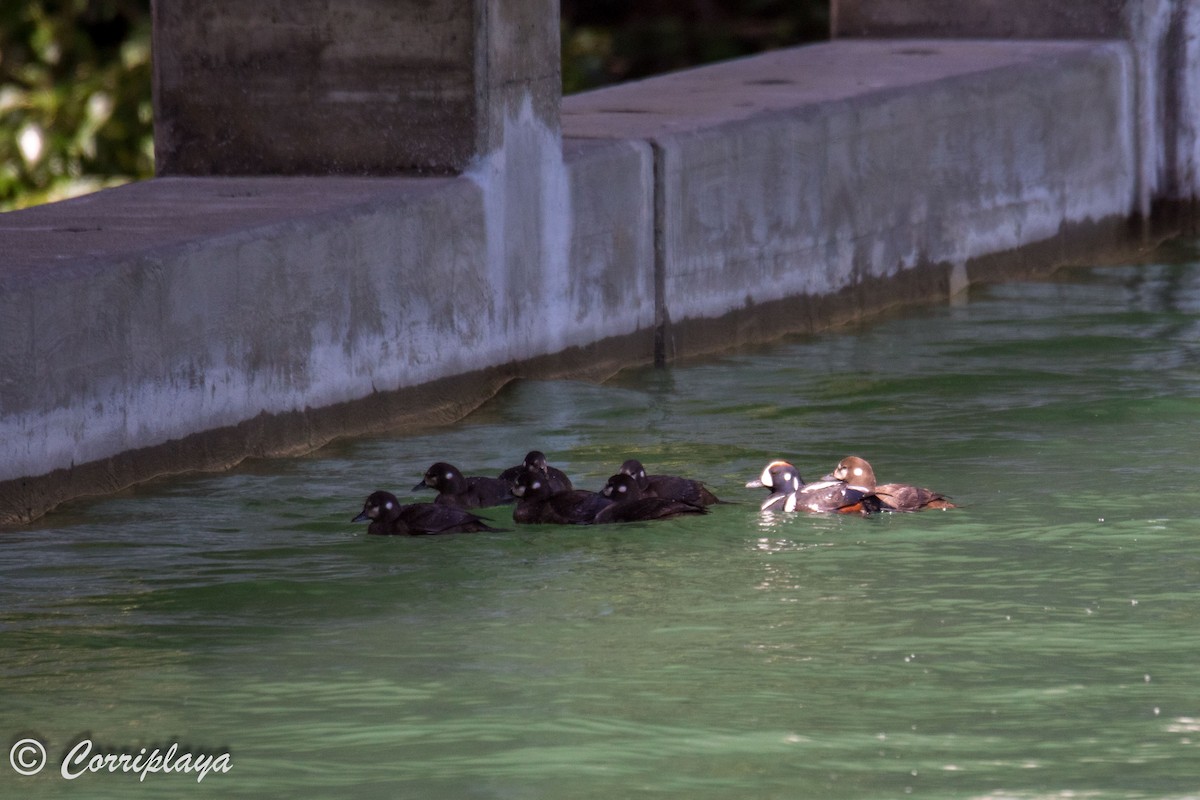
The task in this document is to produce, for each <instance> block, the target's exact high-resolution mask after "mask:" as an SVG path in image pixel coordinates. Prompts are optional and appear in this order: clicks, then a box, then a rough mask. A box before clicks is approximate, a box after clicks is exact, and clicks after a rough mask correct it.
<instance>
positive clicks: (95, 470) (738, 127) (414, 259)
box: [0, 41, 1143, 523]
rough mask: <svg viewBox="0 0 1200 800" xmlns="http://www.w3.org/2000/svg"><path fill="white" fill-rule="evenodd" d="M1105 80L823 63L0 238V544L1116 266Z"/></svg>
mask: <svg viewBox="0 0 1200 800" xmlns="http://www.w3.org/2000/svg"><path fill="white" fill-rule="evenodd" d="M1132 81H1133V78H1132V76H1131V70H1130V56H1129V54H1128V50H1127V48H1126V46H1125V45H1123V44H1120V43H1115V42H1092V43H1063V42H1040V43H1028V42H1026V43H1022V42H1012V43H998V42H957V43H956V42H944V41H939V42H905V43H895V42H890V43H878V42H837V43H831V44H828V45H819V46H816V47H811V48H801V49H798V50H793V51H784V52H779V53H773V54H769V55H766V56H761V57H758V58H754V59H746V60H743V61H737V62H731V63H728V64H724V65H718V66H714V67H710V68H706V69H703V70H695V71H692V72H688V73H680V74H676V75H671V76H665V77H662V78H658V79H655V80H652V81H645V82H640V83H637V84H631V85H628V86H624V87H617V88H614V89H610V90H603V91H600V92H594V93H589V94H585V95H578V96H575V97H571V98H567V99H566V100H565V102H564V106H563V115H562V119H563V126H564V131H565V133H566V134H567V136H568V138H567V139H566V141H565V143H564V144H563V145H562V147H561V151H560V149H559V142H558V140H557V139H556V138H554V136H553V135H549V136H548V135H547V134H546V131H545V130H543V129H542V128H540V127H538V125H537V124H536V115H534V114H532V113H531V112H529V110H528V103H527V104H526V106H527V107H526V108H525V109H524V110H518V111H517V112H514V117H513V119H510V120H509V121H508V122H507V123H506V125H505V130H506V131H507V132H508V133H507V136H506V141H505V145H504V149H503V150H502V151H498V152H496V153H494V154H492V155H491V156H489V157H488V158H486V159H483V160H482V161H480V162H479V163H478V164H477V165H476V167H475V168H473V169H472V170H470V171H469V172H468V173H467V174H465V175H464V176H461V177H455V178H376V179H365V178H364V179H358V178H254V179H244V178H173V179H159V180H154V181H149V182H147V183H144V184H140V185H136V186H130V187H125V188H122V189H117V190H112V191H108V192H103V193H100V194H97V195H93V196H90V197H87V198H81V199H78V200H74V201H69V202H66V203H61V204H57V205H53V206H47V207H43V208H37V209H30V210H27V211H21V212H14V213H10V214H5V215H2V216H0V252H3V253H5V254H6V256H5V259H4V261H3V265H2V266H0V444H2V447H0V449H2V450H3V452H4V454H5V459H4V460H3V462H2V463H0V522H4V523H13V522H21V521H27V520H29V519H31V518H33V517H36V516H38V515H40V514H42V513H44V512H45V511H46V510H47V509H49V508H52V507H53V506H54V505H56V504H57V503H59V502H62V501H63V500H65V499H68V498H71V497H76V496H80V495H84V494H90V493H95V492H107V491H112V490H115V489H119V488H121V487H123V486H126V485H129V484H131V483H135V482H137V481H141V480H145V479H147V478H150V477H153V476H155V475H160V474H164V473H170V472H178V471H184V470H190V469H217V468H223V467H227V466H229V465H231V464H235V463H237V462H238V461H240V460H242V459H244V458H247V457H252V456H257V455H270V454H281V453H295V452H301V451H305V450H310V449H313V448H315V447H319V446H320V445H322V444H324V443H326V442H328V441H329V440H331V439H332V438H334V437H337V436H343V435H355V434H362V433H369V432H372V431H377V430H381V429H383V428H394V427H398V426H409V425H420V424H425V423H444V422H446V421H448V420H451V419H455V418H457V417H459V416H461V415H462V414H465V413H467V412H468V411H470V410H471V409H472V408H474V407H476V406H477V405H478V404H479V403H481V402H483V401H484V400H486V399H487V398H488V397H490V396H491V395H492V394H493V393H494V392H495V391H497V390H498V388H499V387H500V386H502V385H503V384H504V383H505V382H506V381H509V380H512V379H513V378H517V377H522V376H535V377H551V376H556V375H574V376H586V377H592V378H595V377H603V376H605V375H607V374H611V373H612V372H613V371H615V370H617V369H619V368H621V367H623V366H626V365H630V364H636V363H645V362H647V361H649V360H650V359H651V358H654V357H657V358H659V359H663V358H667V357H672V356H677V355H688V354H692V353H699V352H706V351H709V350H712V349H718V348H721V347H729V346H733V345H736V344H738V343H740V342H744V341H749V340H756V339H768V338H773V337H775V336H778V335H780V334H781V333H784V332H787V331H795V330H815V329H817V328H819V327H822V326H824V325H828V324H835V323H837V322H840V321H845V320H847V319H852V318H855V317H857V316H858V315H861V314H864V313H873V312H875V311H877V310H878V309H880V308H882V307H885V306H886V305H887V304H889V303H891V302H894V301H896V300H915V299H920V298H924V297H933V296H945V295H947V294H949V293H951V292H953V291H955V290H957V289H960V288H961V287H962V286H963V285H965V283H966V282H967V280H968V279H977V278H979V277H985V276H986V275H987V274H988V273H989V270H993V269H995V270H999V269H1001V268H1004V266H1005V265H1012V264H1017V265H1020V264H1022V263H1025V262H1026V261H1027V260H1028V254H1031V253H1032V254H1035V255H1038V256H1039V257H1047V258H1049V259H1050V261H1048V262H1047V263H1045V264H1044V266H1046V267H1049V266H1052V263H1051V262H1053V261H1054V256H1053V254H1055V253H1061V254H1062V257H1070V255H1071V254H1072V253H1074V254H1078V253H1083V252H1088V251H1089V249H1094V248H1095V247H1098V246H1105V247H1107V246H1112V245H1114V244H1115V245H1116V246H1119V244H1120V240H1121V239H1122V238H1123V237H1124V235H1125V232H1126V231H1127V226H1128V224H1129V221H1130V220H1131V219H1132V218H1133V217H1134V215H1135V209H1136V198H1137V196H1138V184H1139V180H1140V179H1141V178H1140V176H1139V174H1138V170H1137V165H1138V164H1139V163H1142V161H1143V160H1142V159H1141V158H1140V157H1139V154H1138V152H1137V151H1136V145H1137V140H1136V136H1135V131H1136V129H1137V127H1136V126H1137V120H1136V119H1135V116H1136V115H1135V113H1134V111H1133V103H1132V102H1131V99H1130V98H1131V95H1132V92H1133V90H1132ZM531 119H532V120H534V122H533V123H532V124H530V120H531ZM1064 243H1069V246H1068V245H1067V244H1064ZM1059 260H1061V259H1059Z"/></svg>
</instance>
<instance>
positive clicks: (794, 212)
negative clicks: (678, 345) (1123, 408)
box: [563, 41, 1138, 321]
mask: <svg viewBox="0 0 1200 800" xmlns="http://www.w3.org/2000/svg"><path fill="white" fill-rule="evenodd" d="M1131 80H1132V70H1131V65H1130V62H1129V55H1128V51H1127V48H1126V47H1125V45H1123V44H1120V43H1100V44H1096V43H1061V42H946V41H905V42H892V41H883V42H863V41H852V42H838V43H833V44H828V45H817V46H813V47H807V48H801V49H796V50H788V51H781V52H778V53H771V54H768V55H765V56H761V57H757V58H754V59H748V60H745V61H738V62H732V63H729V64H723V65H718V66H715V67H709V68H706V69H697V70H692V71H689V72H685V73H679V74H677V75H672V76H667V77H663V78H658V79H654V80H652V81H646V82H643V83H632V84H626V85H622V86H617V87H614V88H612V89H605V90H601V91H597V92H593V93H591V94H589V95H586V96H582V97H579V98H568V100H567V102H566V103H565V104H564V107H563V125H564V133H565V134H567V135H568V136H571V135H584V134H585V133H586V134H587V135H592V136H613V137H620V138H636V139H639V140H640V139H645V140H648V141H651V142H653V144H654V147H655V152H656V154H657V162H656V163H657V166H656V170H657V173H658V193H659V200H658V202H659V203H660V207H661V210H662V213H661V228H662V230H663V231H664V241H663V243H662V247H663V253H662V261H663V264H662V268H663V270H664V276H663V280H664V298H665V304H666V309H665V313H666V316H667V317H668V318H669V319H671V320H675V321H679V320H683V319H689V318H712V317H719V316H722V315H724V314H727V313H730V312H732V311H734V310H735V309H739V308H744V307H748V306H755V305H757V304H760V303H764V302H769V301H773V300H779V299H781V298H786V297H793V296H802V295H805V296H821V295H827V294H831V293H833V292H837V291H838V290H840V289H841V288H843V287H846V286H849V285H853V284H855V283H858V282H860V281H862V280H864V279H867V278H886V277H890V276H893V275H896V274H898V273H900V272H903V271H905V270H908V269H912V268H914V267H917V266H928V265H931V264H945V265H947V266H948V267H950V268H953V267H954V266H956V265H957V266H960V267H961V266H962V265H965V264H966V262H967V261H969V260H970V259H972V258H977V257H979V256H983V255H987V254H990V253H995V252H1001V251H1006V250H1011V249H1013V248H1016V247H1019V246H1021V245H1025V244H1030V243H1034V242H1039V241H1043V240H1045V239H1048V238H1051V237H1053V236H1055V235H1056V234H1057V232H1058V231H1059V230H1060V229H1062V228H1063V227H1064V226H1067V225H1073V224H1080V223H1085V222H1096V221H1100V220H1106V219H1109V218H1114V219H1122V220H1123V219H1124V218H1126V217H1127V216H1128V215H1129V213H1130V211H1131V209H1133V208H1134V203H1135V198H1136V192H1137V180H1138V176H1137V173H1136V158H1135V150H1134V141H1133V135H1132V129H1131V127H1130V120H1131V118H1132V103H1131V93H1130V88H1129V87H1130V86H1131ZM663 98H667V99H666V100H664V99H663Z"/></svg>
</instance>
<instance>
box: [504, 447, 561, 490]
mask: <svg viewBox="0 0 1200 800" xmlns="http://www.w3.org/2000/svg"><path fill="white" fill-rule="evenodd" d="M527 469H531V470H533V471H534V472H536V473H539V474H540V475H541V476H542V478H543V480H544V481H545V482H546V483H547V485H548V486H549V487H550V491H551V492H569V491H571V490H572V489H574V488H575V487H574V486H573V485H571V479H570V478H568V477H567V473H565V472H563V471H562V470H561V469H558V468H556V467H552V466H550V465H549V464H547V463H546V454H545V453H543V452H542V451H541V450H530V451H529V452H528V453H526V454H525V460H524V461H522V462H521V463H520V464H517V465H516V466H515V467H509V468H508V469H506V470H504V472H501V473H500V480H502V481H504V482H506V483H507V484H508V485H509V486H510V487H511V486H512V485H513V484H514V483H516V481H517V478H519V477H520V476H521V473H522V472H524V471H525V470H527Z"/></svg>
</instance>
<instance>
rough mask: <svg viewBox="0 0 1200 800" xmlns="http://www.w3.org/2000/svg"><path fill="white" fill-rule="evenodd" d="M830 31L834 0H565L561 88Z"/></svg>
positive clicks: (800, 40)
mask: <svg viewBox="0 0 1200 800" xmlns="http://www.w3.org/2000/svg"><path fill="white" fill-rule="evenodd" d="M828 38H829V0H563V4H562V53H563V64H562V70H563V91H564V93H567V94H570V93H572V92H578V91H582V90H584V89H591V88H595V87H597V86H602V85H604V84H608V83H619V82H621V81H627V80H633V79H636V78H642V77H645V76H647V75H656V74H661V73H664V72H670V71H673V70H678V69H685V68H687V67H692V66H696V65H699V64H707V63H709V62H712V61H721V60H724V59H729V58H737V57H739V56H745V55H750V54H752V53H760V52H763V51H765V50H772V49H775V48H779V47H789V46H793V45H797V44H802V43H804V42H812V41H819V40H823V39H828Z"/></svg>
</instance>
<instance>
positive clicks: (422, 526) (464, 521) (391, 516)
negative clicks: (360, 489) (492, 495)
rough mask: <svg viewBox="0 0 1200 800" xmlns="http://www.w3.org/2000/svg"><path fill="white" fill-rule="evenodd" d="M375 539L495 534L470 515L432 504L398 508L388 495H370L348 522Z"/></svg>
mask: <svg viewBox="0 0 1200 800" xmlns="http://www.w3.org/2000/svg"><path fill="white" fill-rule="evenodd" d="M368 520H370V522H371V524H370V525H368V526H367V533H369V534H372V535H375V536H424V535H431V534H437V533H475V532H477V531H499V530H500V529H499V528H493V527H491V526H490V525H488V524H487V523H486V522H484V521H483V520H482V519H480V518H479V517H477V516H475V515H474V514H471V513H470V512H467V511H463V510H462V509H461V508H455V507H454V506H446V505H437V504H435V503H411V504H409V505H402V504H401V503H400V501H399V500H397V499H396V496H395V495H394V494H391V493H390V492H372V493H371V494H370V495H369V496H368V497H367V501H366V502H365V503H363V510H362V513H360V514H359V515H358V516H357V517H355V518H354V519H352V520H351V522H366V521H368Z"/></svg>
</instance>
